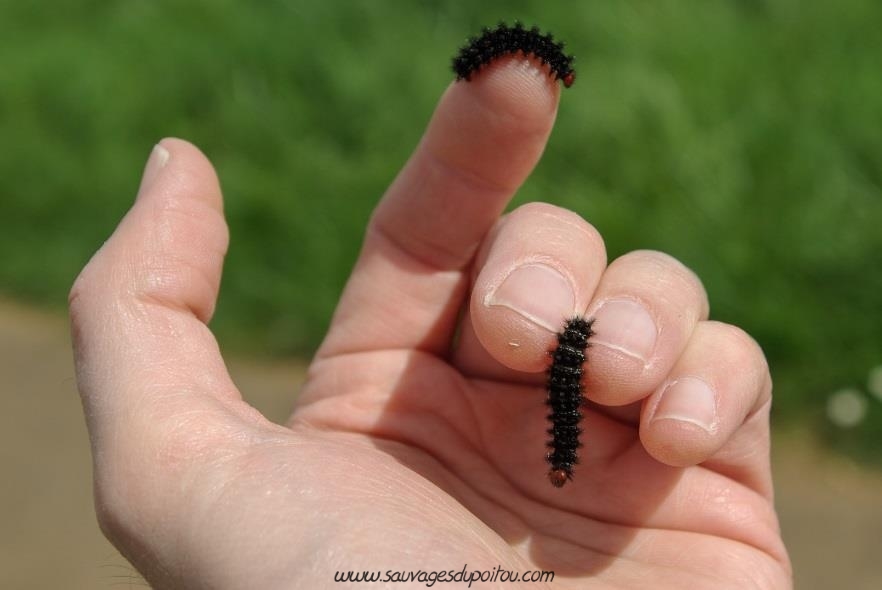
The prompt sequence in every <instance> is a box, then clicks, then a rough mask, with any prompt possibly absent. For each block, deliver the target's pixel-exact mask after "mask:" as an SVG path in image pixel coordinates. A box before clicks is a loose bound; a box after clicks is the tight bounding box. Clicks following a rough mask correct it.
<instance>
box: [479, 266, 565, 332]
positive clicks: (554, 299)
mask: <svg viewBox="0 0 882 590" xmlns="http://www.w3.org/2000/svg"><path fill="white" fill-rule="evenodd" d="M575 300H576V296H575V294H574V293H573V286H572V285H571V284H570V281H569V279H567V278H566V277H565V276H563V274H561V273H560V272H559V271H557V270H556V269H554V268H552V267H550V266H548V265H547V264H540V263H530V264H524V265H523V266H519V267H517V268H516V269H514V270H513V271H512V272H511V273H510V274H509V275H508V276H507V277H505V279H504V280H503V281H502V283H501V284H500V285H499V286H498V287H497V288H496V289H495V290H493V291H491V292H490V293H488V294H487V295H486V296H485V297H484V305H486V306H488V307H493V306H499V307H507V308H508V309H510V310H512V311H514V312H516V313H519V314H520V315H522V316H523V317H524V318H526V319H527V320H529V321H531V322H533V323H534V324H537V325H539V326H542V327H543V328H546V329H548V330H550V331H552V332H557V331H559V330H560V327H561V322H562V321H563V318H564V317H565V316H567V315H568V314H571V313H572V311H573V307H574V306H575Z"/></svg>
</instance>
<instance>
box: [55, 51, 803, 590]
mask: <svg viewBox="0 0 882 590" xmlns="http://www.w3.org/2000/svg"><path fill="white" fill-rule="evenodd" d="M582 83H586V82H585V81H584V79H583V81H582ZM577 87H578V86H576V87H575V88H577ZM575 88H574V90H570V91H567V92H571V93H573V94H572V95H571V96H567V97H566V98H567V99H572V100H583V97H582V96H579V95H578V94H576V90H575ZM559 94H560V88H559V85H558V84H555V83H554V82H553V81H552V80H551V79H550V78H549V77H548V75H547V73H546V72H543V71H542V70H540V69H539V68H538V67H537V66H536V65H535V64H532V63H531V62H529V61H524V60H521V59H502V60H498V61H497V62H496V63H494V64H493V65H492V66H490V67H489V68H487V69H485V70H484V71H482V72H481V74H480V75H478V76H475V77H474V79H473V81H472V82H458V83H453V84H452V85H451V86H450V87H449V88H448V89H447V91H446V92H445V93H444V95H443V96H442V98H441V100H440V102H439V104H438V107H437V109H436V111H435V114H434V116H433V117H432V120H431V122H430V124H429V126H428V128H427V130H426V133H425V135H424V137H423V139H422V141H421V142H420V144H419V145H418V147H417V148H416V150H415V152H414V154H413V156H412V157H411V158H410V160H409V161H408V162H407V164H406V165H405V167H404V168H403V170H402V171H401V173H400V174H399V175H398V177H397V178H396V180H395V181H394V182H393V183H392V185H391V187H390V188H389V190H388V191H387V193H386V195H385V196H384V197H383V198H382V200H381V201H380V203H379V205H378V206H377V208H376V210H375V212H374V214H373V216H372V217H371V220H370V222H369V225H368V228H367V231H366V236H365V240H364V244H363V248H362V251H361V254H360V256H359V258H358V262H357V263H356V266H355V268H354V270H353V272H352V276H351V277H350V279H349V282H348V284H347V286H346V289H345V291H344V293H343V295H342V297H341V300H340V302H339V305H338V307H337V311H336V313H335V315H334V318H333V320H332V323H331V325H330V328H329V330H328V334H327V336H326V338H325V340H324V342H323V344H322V345H321V347H320V349H319V350H318V352H317V354H316V356H315V358H314V359H313V361H312V364H311V366H310V368H309V373H308V377H307V380H306V383H305V385H304V386H303V388H302V390H301V391H300V393H299V395H297V397H296V400H295V401H294V410H293V413H292V415H291V417H290V419H289V420H288V422H287V424H285V425H284V426H282V425H277V424H273V423H271V422H269V421H268V420H267V419H266V418H265V417H263V416H262V415H261V414H260V413H258V412H257V411H256V410H255V409H254V408H252V407H251V406H249V405H248V404H246V403H245V402H244V401H243V400H242V398H241V396H240V393H239V391H238V390H237V388H236V386H235V385H234V384H233V382H232V380H231V379H230V377H229V375H228V374H227V371H226V368H225V366H224V362H223V360H222V358H221V355H220V353H219V350H218V346H217V343H216V342H215V339H214V337H213V336H212V333H211V332H210V330H209V329H208V327H207V326H206V324H207V322H208V321H209V319H210V318H211V315H212V312H213V310H214V306H215V302H216V299H217V294H218V287H219V284H220V279H221V268H222V264H223V258H224V254H225V252H226V249H227V244H228V233H227V227H226V224H225V221H224V216H223V211H222V201H221V192H220V188H219V185H218V181H217V177H216V176H215V172H214V170H213V168H212V166H211V164H210V163H209V162H208V160H207V159H206V158H205V156H203V155H202V154H201V153H200V152H199V151H198V150H197V149H196V148H195V147H193V146H192V145H190V144H188V143H186V142H184V141H181V140H177V139H165V140H163V141H162V142H160V144H159V145H158V147H157V148H155V149H154V151H153V153H152V155H151V158H150V160H149V162H148V164H147V167H146V169H145V173H144V178H143V180H142V182H141V187H140V189H139V193H138V197H137V199H136V201H135V203H134V205H133V207H132V208H131V210H130V211H129V213H128V214H127V215H126V217H125V218H124V219H123V220H122V222H121V223H120V225H119V227H118V228H117V230H116V231H115V233H114V234H113V236H112V237H111V238H110V239H109V240H108V241H107V242H106V243H105V244H104V245H103V246H102V247H101V249H100V250H99V251H98V253H97V254H96V255H95V256H94V257H93V259H92V260H91V261H90V262H89V264H88V265H87V266H86V267H85V269H84V270H83V272H82V273H81V274H80V276H79V278H78V279H77V281H76V283H75V284H74V286H73V289H72V291H71V297H70V306H71V317H72V326H73V328H72V329H73V336H74V347H75V356H76V366H77V380H78V384H79V389H80V392H81V394H82V398H83V405H84V409H85V414H86V419H87V423H88V427H89V432H90V436H91V442H92V452H93V457H94V475H95V494H96V507H97V512H98V518H99V522H100V524H101V527H102V529H103V531H104V532H105V534H106V535H107V536H108V537H109V538H110V540H111V541H112V542H113V543H114V544H115V545H116V546H117V547H118V548H119V549H120V551H121V552H122V553H123V554H124V555H125V556H126V557H127V558H128V559H129V560H130V561H131V562H132V563H133V564H134V566H135V567H136V568H137V569H138V570H139V571H140V572H141V573H142V574H143V575H144V577H145V578H146V579H147V581H148V582H150V584H151V585H153V586H154V587H156V588H188V589H192V588H262V589H273V588H325V587H332V586H334V587H345V585H335V584H334V574H335V572H337V571H348V570H379V571H382V572H385V571H386V570H393V571H416V570H424V571H433V570H438V571H440V570H444V571H447V570H456V571H458V570H460V569H462V567H463V565H465V564H468V569H469V570H470V571H472V570H492V569H493V568H494V567H501V568H504V569H507V570H511V571H514V572H524V571H526V570H537V569H539V570H552V571H554V572H555V579H554V582H553V584H551V583H547V584H546V585H545V587H549V588H552V587H553V588H649V587H651V588H677V589H681V588H739V589H743V588H776V589H777V588H789V587H790V586H791V581H790V580H791V571H790V563H789V560H788V557H787V552H786V550H785V547H784V545H783V543H782V541H781V536H780V532H779V528H778V522H777V518H776V515H775V511H774V508H773V504H772V493H773V489H772V480H771V473H770V467H769V423H768V417H769V408H770V404H771V379H770V377H769V371H768V366H767V364H766V361H765V358H764V355H763V353H762V351H761V349H760V348H759V346H758V345H757V344H756V343H755V341H754V340H753V339H751V338H750V337H749V336H748V335H747V334H745V333H744V332H743V331H741V330H740V329H738V328H736V327H734V326H731V325H727V324H723V323H719V322H715V321H710V320H709V319H708V313H709V311H708V310H709V306H708V301H707V295H706V293H705V290H704V288H703V286H702V284H701V282H700V280H699V279H698V278H697V277H696V275H695V274H694V273H692V272H691V271H690V270H688V269H687V268H686V267H685V266H684V265H683V264H681V263H680V262H678V261H677V260H675V259H673V258H672V257H670V256H667V255H665V254H662V253H660V252H652V251H635V252H631V253H629V254H626V255H624V256H622V257H620V258H618V259H616V260H614V261H611V262H608V261H607V257H606V253H605V249H604V244H603V240H602V237H601V235H600V233H599V232H598V230H597V229H596V228H594V227H593V226H592V225H591V224H590V223H589V222H588V221H586V220H584V219H582V218H581V217H580V216H578V215H577V214H575V213H573V212H571V211H567V210H564V209H561V208H558V207H555V206H552V205H547V204H530V205H526V206H523V207H520V208H518V209H516V210H514V211H512V212H511V213H509V214H506V215H502V212H503V209H504V208H505V206H506V204H507V203H508V201H509V200H510V198H511V197H512V195H513V194H514V193H515V191H516V190H517V188H518V187H519V186H520V185H521V184H522V182H523V181H524V180H525V179H526V177H527V176H528V174H529V173H530V172H531V170H532V169H533V167H534V166H535V165H536V163H537V162H538V160H539V157H540V155H541V153H542V151H543V148H544V146H545V144H546V141H547V140H548V137H549V134H550V132H551V129H552V125H553V122H554V119H555V115H556V112H557V104H558V99H559ZM590 157H591V154H582V153H580V154H573V155H572V158H573V166H578V162H579V160H580V159H581V158H590ZM549 197H550V198H553V197H554V196H553V195H549ZM280 198H284V197H282V196H280ZM305 198H309V197H308V196H306V197H305ZM353 198H360V197H358V196H354V197H353ZM291 239H292V240H296V236H292V238H291ZM577 314H585V315H587V316H596V317H597V321H596V324H595V330H596V332H597V336H596V342H595V343H594V345H593V346H592V347H591V348H589V350H588V357H589V360H588V363H587V365H586V377H585V380H584V385H585V388H586V395H587V397H588V398H589V400H590V401H589V402H588V405H587V406H586V408H585V417H584V419H583V427H584V433H583V435H582V440H583V443H584V446H583V447H582V449H581V450H580V455H581V462H580V463H579V464H578V465H577V466H576V468H575V472H574V477H573V481H571V482H567V484H566V485H565V486H564V487H563V488H560V489H558V488H555V487H553V486H552V485H551V484H550V483H549V481H548V477H547V472H548V465H547V464H546V463H545V460H544V455H545V441H546V440H547V436H548V435H547V434H546V433H545V428H546V427H547V423H546V421H545V414H546V413H547V412H546V407H545V406H544V398H545V392H544V379H545V377H544V372H543V371H544V369H545V367H546V366H547V363H548V362H549V358H548V355H547V351H548V350H549V349H550V348H552V347H553V346H554V342H555V339H554V332H555V331H556V330H558V329H560V327H561V326H562V325H563V321H564V320H565V319H566V318H568V317H572V316H574V315H577ZM292 398H293V396H292ZM353 587H370V586H368V585H360V586H359V585H357V584H354V585H353ZM374 587H376V586H374ZM392 587H397V588H405V587H423V588H424V587H425V585H423V584H420V583H412V584H396V585H393V586H392ZM436 587H457V586H456V585H454V584H451V585H445V584H436ZM473 587H484V588H489V587H498V588H512V587H519V586H518V585H516V584H511V583H505V584H503V583H497V584H490V583H488V584H476V585H474V586H473ZM524 587H530V588H537V587H543V585H542V584H525V585H524Z"/></svg>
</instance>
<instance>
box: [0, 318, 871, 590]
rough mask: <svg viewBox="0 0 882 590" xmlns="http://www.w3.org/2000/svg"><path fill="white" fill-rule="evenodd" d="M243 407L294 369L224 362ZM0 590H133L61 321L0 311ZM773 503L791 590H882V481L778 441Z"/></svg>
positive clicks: (268, 406)
mask: <svg viewBox="0 0 882 590" xmlns="http://www.w3.org/2000/svg"><path fill="white" fill-rule="evenodd" d="M230 370H231V372H232V373H233V376H234V379H235V380H236V383H237V384H238V385H239V386H240V388H241V389H242V390H243V391H244V392H245V393H246V395H247V396H248V398H249V401H250V402H251V403H252V404H254V405H255V406H256V407H257V408H258V409H260V410H261V411H262V412H264V413H265V414H266V415H267V416H269V417H270V418H272V419H274V420H277V421H280V420H282V419H283V418H284V416H285V415H286V414H287V411H288V408H289V405H290V399H291V396H292V394H293V392H294V391H296V389H297V386H298V384H299V382H300V380H301V378H302V375H303V370H302V367H296V366H295V367H290V366H282V365H272V364H264V363H259V364H258V363H251V362H244V361H237V362H231V363H230ZM0 383H2V390H0V406H2V407H0V463H2V465H3V467H4V469H5V470H6V471H7V473H8V472H9V471H10V470H11V476H10V477H4V480H5V481H4V483H3V484H2V485H0V588H15V589H28V588H34V589H50V588H51V589H57V588H64V589H69V590H76V589H80V588H82V589H84V590H98V589H103V588H128V587H132V588H139V587H145V586H146V585H145V584H144V582H143V581H141V580H140V578H139V577H137V575H136V574H135V573H134V571H133V570H132V569H131V567H130V566H129V565H128V564H127V563H126V561H125V560H124V559H122V557H120V556H119V555H118V554H117V552H116V550H114V548H113V547H112V546H111V545H110V544H109V543H108V542H107V541H105V540H104V538H103V537H102V535H101V533H100V531H99V530H98V527H97V525H96V524H95V515H94V510H93V508H92V495H91V494H92V492H91V483H90V478H91V467H90V461H89V448H88V439H87V436H86V430H85V427H84V425H83V420H82V413H81V410H80V403H79V399H78V397H77V394H76V389H75V384H74V379H73V366H72V361H71V355H70V345H69V342H68V332H67V322H66V319H65V318H63V317H58V316H53V315H48V314H45V313H42V312H37V311H34V310H32V309H29V308H26V307H22V306H19V305H16V304H13V303H9V302H4V301H0ZM773 462H774V465H775V475H776V477H775V479H776V482H777V504H778V507H779V513H780V515H781V521H782V526H783V529H784V535H785V539H786V540H787V543H788V547H789V548H790V552H791V556H792V558H793V561H794V566H795V568H796V579H797V588H798V589H800V590H814V589H818V590H828V589H839V588H844V589H848V590H871V589H873V590H876V589H878V588H882V474H879V473H875V472H867V471H862V470H861V469H860V468H858V467H857V466H855V465H853V464H852V463H850V462H848V461H847V460H844V459H841V458H838V457H834V456H831V455H830V454H828V453H826V452H824V451H822V450H821V449H819V448H818V446H817V445H815V444H813V443H812V442H811V439H810V438H809V437H807V436H805V435H804V434H795V433H790V434H787V435H781V436H778V437H776V445H775V453H774V457H773Z"/></svg>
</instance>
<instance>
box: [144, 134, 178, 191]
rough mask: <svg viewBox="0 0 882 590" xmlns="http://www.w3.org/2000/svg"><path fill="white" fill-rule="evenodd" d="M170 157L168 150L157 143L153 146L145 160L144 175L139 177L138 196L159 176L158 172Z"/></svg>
mask: <svg viewBox="0 0 882 590" xmlns="http://www.w3.org/2000/svg"><path fill="white" fill-rule="evenodd" d="M170 157H171V154H170V153H169V151H168V150H167V149H165V148H164V147H162V146H161V145H159V144H158V143H157V144H156V145H155V146H153V151H152V152H150V158H149V159H148V160H147V165H146V166H145V167H144V175H143V176H142V177H141V186H140V187H138V196H139V197H140V196H141V193H143V192H144V191H145V190H147V189H148V188H149V187H150V185H151V184H153V182H154V181H155V180H156V179H157V178H158V177H159V173H160V172H161V171H162V169H163V168H165V165H166V164H168V160H169V158H170Z"/></svg>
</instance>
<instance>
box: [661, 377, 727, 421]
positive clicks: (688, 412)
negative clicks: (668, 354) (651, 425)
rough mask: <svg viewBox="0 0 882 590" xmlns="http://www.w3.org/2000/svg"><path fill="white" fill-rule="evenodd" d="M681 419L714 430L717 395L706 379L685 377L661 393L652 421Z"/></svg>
mask: <svg viewBox="0 0 882 590" xmlns="http://www.w3.org/2000/svg"><path fill="white" fill-rule="evenodd" d="M657 420H679V421H680V422H688V423H690V424H695V425H696V426H700V427H701V428H703V429H705V430H707V431H708V432H713V431H714V429H715V428H716V424H717V397H716V395H715V394H714V391H713V390H712V389H711V388H710V386H709V385H708V384H707V383H705V382H704V380H702V379H699V378H697V377H683V378H681V379H677V380H676V381H673V382H672V383H670V384H669V385H668V386H667V387H666V388H665V390H664V391H663V392H662V394H661V399H660V400H659V402H658V405H657V406H656V407H655V414H654V415H653V417H652V421H653V422H655V421H657Z"/></svg>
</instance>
